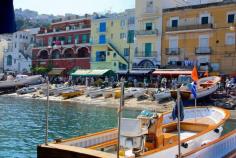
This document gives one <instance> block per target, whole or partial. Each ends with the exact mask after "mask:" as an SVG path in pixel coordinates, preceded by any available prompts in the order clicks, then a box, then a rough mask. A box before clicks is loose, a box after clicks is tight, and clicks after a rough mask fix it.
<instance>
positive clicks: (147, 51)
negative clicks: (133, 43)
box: [144, 43, 152, 57]
mask: <svg viewBox="0 0 236 158" xmlns="http://www.w3.org/2000/svg"><path fill="white" fill-rule="evenodd" d="M144 55H145V57H151V55H152V43H145V50H144Z"/></svg>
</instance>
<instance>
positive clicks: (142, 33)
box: [136, 29, 158, 36]
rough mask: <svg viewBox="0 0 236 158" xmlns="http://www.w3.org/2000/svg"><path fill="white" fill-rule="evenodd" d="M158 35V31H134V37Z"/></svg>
mask: <svg viewBox="0 0 236 158" xmlns="http://www.w3.org/2000/svg"><path fill="white" fill-rule="evenodd" d="M157 34H158V30H157V29H155V30H139V31H136V35H137V36H149V35H157Z"/></svg>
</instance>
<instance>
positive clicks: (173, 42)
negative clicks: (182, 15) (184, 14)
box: [168, 37, 179, 54]
mask: <svg viewBox="0 0 236 158" xmlns="http://www.w3.org/2000/svg"><path fill="white" fill-rule="evenodd" d="M178 47H179V40H178V37H170V39H169V52H168V53H170V54H171V53H172V54H176V53H177V51H178Z"/></svg>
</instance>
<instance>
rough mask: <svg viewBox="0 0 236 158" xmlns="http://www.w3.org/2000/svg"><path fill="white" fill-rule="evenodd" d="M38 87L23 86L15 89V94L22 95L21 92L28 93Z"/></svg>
mask: <svg viewBox="0 0 236 158" xmlns="http://www.w3.org/2000/svg"><path fill="white" fill-rule="evenodd" d="M37 90H38V89H37V88H35V87H24V88H21V89H19V90H17V91H16V93H17V94H19V95H22V94H28V93H33V92H36V91H37Z"/></svg>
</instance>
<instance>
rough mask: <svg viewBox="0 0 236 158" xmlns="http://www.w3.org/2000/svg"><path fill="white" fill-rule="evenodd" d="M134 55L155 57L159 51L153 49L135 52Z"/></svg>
mask: <svg viewBox="0 0 236 158" xmlns="http://www.w3.org/2000/svg"><path fill="white" fill-rule="evenodd" d="M134 57H137V58H153V57H157V51H152V52H135V54H134Z"/></svg>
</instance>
